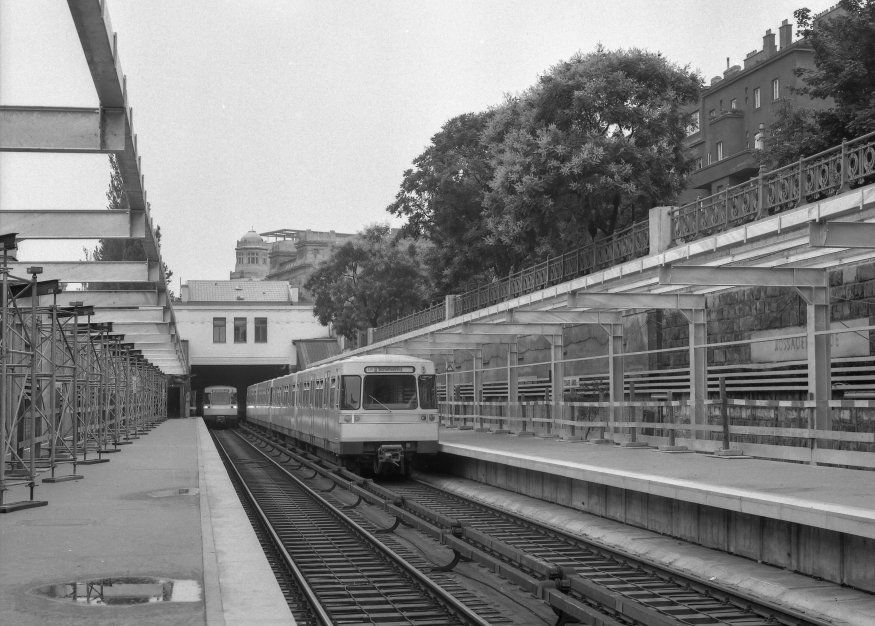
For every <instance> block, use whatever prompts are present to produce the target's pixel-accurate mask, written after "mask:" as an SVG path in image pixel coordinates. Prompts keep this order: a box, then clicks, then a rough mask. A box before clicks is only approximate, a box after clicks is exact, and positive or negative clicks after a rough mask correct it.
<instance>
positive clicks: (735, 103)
mask: <svg viewBox="0 0 875 626" xmlns="http://www.w3.org/2000/svg"><path fill="white" fill-rule="evenodd" d="M729 108H730V109H733V110H735V109H737V108H738V98H733V99H732V100H730V101H729Z"/></svg>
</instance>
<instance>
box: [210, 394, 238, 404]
mask: <svg viewBox="0 0 875 626" xmlns="http://www.w3.org/2000/svg"><path fill="white" fill-rule="evenodd" d="M204 404H211V405H218V406H227V405H229V404H237V392H236V391H227V390H222V391H212V392H210V393H208V394H206V397H205V398H204Z"/></svg>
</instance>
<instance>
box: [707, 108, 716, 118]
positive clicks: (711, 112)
mask: <svg viewBox="0 0 875 626" xmlns="http://www.w3.org/2000/svg"><path fill="white" fill-rule="evenodd" d="M708 117H709V118H712V117H717V111H715V110H714V109H711V110H710V111H708Z"/></svg>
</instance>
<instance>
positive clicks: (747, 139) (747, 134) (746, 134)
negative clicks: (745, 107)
mask: <svg viewBox="0 0 875 626" xmlns="http://www.w3.org/2000/svg"><path fill="white" fill-rule="evenodd" d="M744 143H745V145H746V146H747V147H748V148H750V131H749V130H746V131H744Z"/></svg>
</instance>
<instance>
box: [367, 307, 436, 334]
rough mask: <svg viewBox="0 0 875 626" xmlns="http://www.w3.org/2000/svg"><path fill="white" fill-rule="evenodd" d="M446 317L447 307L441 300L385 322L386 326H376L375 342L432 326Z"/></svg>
mask: <svg viewBox="0 0 875 626" xmlns="http://www.w3.org/2000/svg"><path fill="white" fill-rule="evenodd" d="M446 318H447V307H446V305H445V304H444V303H443V302H441V303H440V304H435V305H434V306H431V307H429V308H427V309H424V310H422V311H417V312H416V313H411V314H410V315H408V316H406V317H402V318H400V319H397V320H395V321H394V322H390V323H388V324H385V325H384V326H380V327H379V328H375V329H374V342H377V341H383V340H384V339H388V338H389V337H396V336H398V335H403V334H404V333H409V332H410V331H412V330H417V329H419V328H425V327H426V326H431V325H432V324H436V323H438V322H442V321H444V320H445V319H446Z"/></svg>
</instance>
